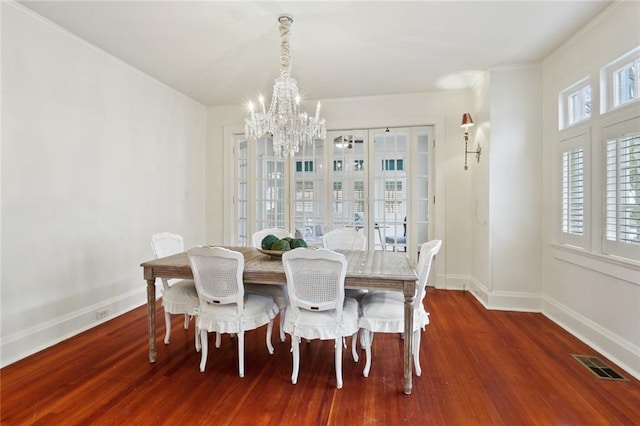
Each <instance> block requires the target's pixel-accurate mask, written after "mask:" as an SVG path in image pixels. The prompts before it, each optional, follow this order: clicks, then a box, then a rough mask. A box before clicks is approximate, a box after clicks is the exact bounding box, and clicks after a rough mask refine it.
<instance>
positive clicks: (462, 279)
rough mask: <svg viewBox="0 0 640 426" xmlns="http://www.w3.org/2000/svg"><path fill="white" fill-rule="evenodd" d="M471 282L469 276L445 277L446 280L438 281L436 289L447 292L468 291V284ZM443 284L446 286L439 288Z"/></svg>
mask: <svg viewBox="0 0 640 426" xmlns="http://www.w3.org/2000/svg"><path fill="white" fill-rule="evenodd" d="M468 282H469V276H468V275H451V274H450V275H445V276H444V279H442V278H440V279H437V280H436V288H442V289H445V290H466V289H467V287H468V285H467V283H468ZM441 283H444V286H442V287H438V285H439V284H440V285H442V284H441Z"/></svg>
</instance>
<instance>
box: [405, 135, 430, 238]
mask: <svg viewBox="0 0 640 426" xmlns="http://www.w3.org/2000/svg"><path fill="white" fill-rule="evenodd" d="M414 132H415V136H414V139H415V140H416V145H415V150H414V151H413V152H414V154H412V155H411V157H412V158H411V160H412V163H411V170H412V171H413V173H412V179H413V180H412V183H413V184H414V186H413V187H412V188H413V189H412V191H411V194H412V197H411V198H412V200H413V201H415V203H414V210H412V212H411V213H412V214H411V223H412V224H414V226H415V234H413V233H411V235H410V236H409V240H411V241H413V240H412V237H415V244H413V243H412V246H414V247H416V250H417V249H418V247H419V246H420V245H421V244H422V243H425V242H427V241H429V239H430V237H429V225H430V217H429V210H430V209H429V206H430V203H431V186H430V181H429V172H430V170H431V158H430V155H429V153H430V149H429V147H430V145H431V144H432V135H431V129H430V128H427V127H419V128H416V129H414Z"/></svg>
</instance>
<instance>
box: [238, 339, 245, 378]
mask: <svg viewBox="0 0 640 426" xmlns="http://www.w3.org/2000/svg"><path fill="white" fill-rule="evenodd" d="M238 374H240V377H244V331H240V332H239V333H238Z"/></svg>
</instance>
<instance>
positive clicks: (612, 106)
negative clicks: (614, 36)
mask: <svg viewBox="0 0 640 426" xmlns="http://www.w3.org/2000/svg"><path fill="white" fill-rule="evenodd" d="M629 65H632V66H634V65H635V82H634V85H635V99H633V100H630V101H627V102H622V103H621V102H616V101H617V100H619V99H618V98H619V95H620V94H619V92H618V90H617V89H618V84H617V82H616V78H615V77H616V74H617V73H618V72H620V71H621V70H623V69H625V68H626V67H627V66H629ZM639 90H640V46H637V47H636V48H634V49H632V50H630V51H629V52H627V53H625V54H624V55H622V56H620V57H618V58H616V59H614V60H613V61H611V62H609V63H608V64H607V65H605V66H604V67H602V68H601V69H600V113H601V114H606V113H610V112H613V111H617V110H619V109H621V108H626V107H627V106H629V105H633V104H636V103H637V102H639V101H640V92H639Z"/></svg>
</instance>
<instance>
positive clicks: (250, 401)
mask: <svg viewBox="0 0 640 426" xmlns="http://www.w3.org/2000/svg"><path fill="white" fill-rule="evenodd" d="M426 304H427V308H428V310H429V311H430V312H431V325H429V326H428V327H427V330H426V331H425V332H423V334H422V347H421V354H420V355H421V361H422V370H423V372H422V377H415V376H414V381H413V394H412V395H404V394H403V393H402V340H400V338H399V337H398V336H397V335H389V334H376V336H375V339H374V347H373V362H372V367H371V374H370V376H369V377H368V378H364V377H363V376H362V368H363V367H364V352H362V353H361V355H362V357H361V360H360V362H359V363H357V364H355V363H353V361H352V359H351V356H350V352H349V351H348V350H345V351H344V352H343V355H344V356H343V379H344V388H343V389H341V390H337V389H336V387H335V374H334V370H333V347H332V344H331V342H319V341H313V342H311V343H308V344H307V343H303V344H302V346H301V364H300V375H299V378H298V384H296V385H292V384H291V381H290V377H291V354H290V352H289V346H288V343H280V342H279V339H278V337H277V336H278V334H277V325H276V326H275V327H274V334H273V336H274V339H273V342H274V345H275V347H276V352H275V354H274V355H271V356H270V355H269V354H268V353H267V350H266V347H265V344H264V333H265V329H264V328H262V329H261V330H258V331H254V332H248V333H246V334H245V340H246V342H245V344H246V348H245V358H246V376H245V377H244V378H240V377H238V373H237V361H236V359H237V356H236V351H237V347H236V342H235V340H231V338H229V337H228V336H225V337H224V338H223V343H222V347H221V348H220V349H215V347H214V345H213V341H212V342H211V344H210V351H209V360H208V363H207V370H206V371H205V372H204V373H200V371H199V370H198V364H199V361H200V354H199V353H196V352H195V350H194V335H193V333H194V327H193V322H192V323H191V325H190V328H189V330H188V331H185V330H184V329H183V328H182V320H181V318H180V317H178V316H175V317H174V322H173V327H172V340H171V343H170V344H169V345H164V344H163V343H162V338H163V335H164V325H163V315H162V311H161V307H160V304H158V306H159V310H158V314H157V316H156V318H157V331H158V335H157V339H156V341H157V345H158V360H157V362H156V363H155V364H150V363H149V362H148V358H147V355H148V352H147V351H148V347H147V323H146V307H144V306H143V307H140V308H138V309H136V310H134V311H131V312H129V313H127V314H125V315H122V316H120V317H118V318H116V319H114V320H111V321H109V322H107V323H105V324H103V325H100V326H98V327H95V328H94V329H92V330H89V331H87V332H85V333H82V334H80V335H78V336H76V337H73V338H71V339H69V340H67V341H65V342H62V343H60V344H58V345H56V346H54V347H51V348H49V349H46V350H44V351H42V352H40V353H37V354H35V355H33V356H31V357H28V358H26V359H24V360H21V361H19V362H17V363H15V364H12V365H10V366H8V367H5V368H4V369H2V370H0V381H1V388H0V390H1V402H2V405H1V407H0V410H1V413H2V414H1V417H0V422H1V423H2V425H22V424H56V425H60V424H92V425H93V424H99V425H116V424H118V425H119V424H221V425H225V424H234V425H244V424H251V425H263V424H264V425H267V424H269V425H276V424H277V425H283V424H285V425H286V424H292V425H293V424H295V425H299V424H305V425H306V424H313V425H324V424H331V425H339V424H348V425H361V424H382V425H394V424H415V425H418V424H419V425H426V424H434V425H444V424H446V425H470V424H482V425H485V424H491V425H503V424H504V425H515V424H517V425H529V424H530V425H539V424H545V425H558V424H571V425H594V424H598V425H607V424H610V425H638V424H640V382H638V381H637V380H635V379H633V377H631V376H630V375H629V374H628V373H626V372H623V371H622V370H620V369H619V368H617V367H615V366H614V367H615V368H616V369H617V370H618V371H619V372H620V373H623V375H624V376H625V377H627V378H629V380H628V381H610V380H604V379H599V378H597V377H596V376H595V375H594V374H592V373H591V372H590V371H588V370H587V369H586V368H585V367H583V366H582V365H581V364H579V363H578V362H577V361H576V360H574V359H573V357H572V356H571V354H584V355H596V356H597V355H598V354H597V353H596V352H594V351H593V350H592V349H590V348H589V347H588V346H586V345H585V344H583V343H581V342H580V341H579V340H577V339H576V338H574V337H573V336H571V335H570V334H568V333H567V332H565V331H564V330H562V329H561V328H560V327H559V326H557V325H555V324H554V323H553V322H551V321H550V320H549V319H547V318H546V317H544V316H543V315H541V314H531V313H519V312H498V311H487V310H485V309H484V308H483V307H482V306H481V305H480V304H479V303H478V302H477V301H476V300H475V298H474V297H473V296H471V295H470V294H468V293H464V292H458V291H442V290H433V289H429V294H428V296H427V298H426ZM276 323H277V321H276ZM210 337H213V336H212V335H211V336H210ZM601 358H602V359H604V357H601ZM611 365H612V366H613V364H611Z"/></svg>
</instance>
